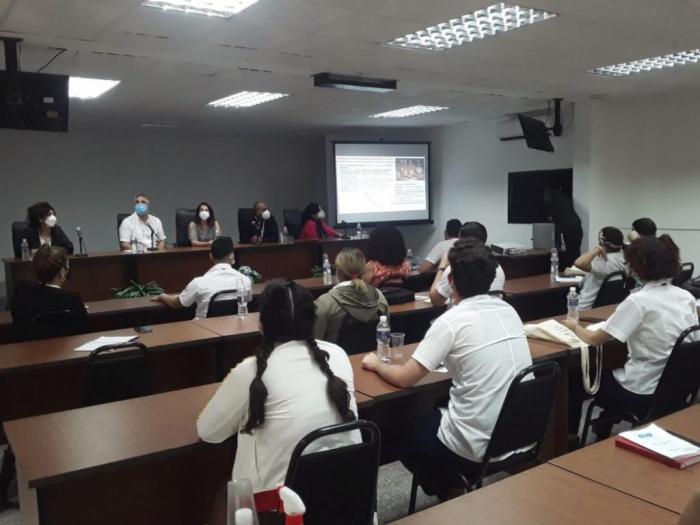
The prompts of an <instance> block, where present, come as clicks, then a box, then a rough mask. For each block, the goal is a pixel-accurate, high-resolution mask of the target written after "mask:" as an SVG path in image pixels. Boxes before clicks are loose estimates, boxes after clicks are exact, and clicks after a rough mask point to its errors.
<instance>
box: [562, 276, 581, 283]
mask: <svg viewBox="0 0 700 525" xmlns="http://www.w3.org/2000/svg"><path fill="white" fill-rule="evenodd" d="M581 281H583V277H582V276H580V275H572V276H570V277H562V276H561V275H557V282H558V283H571V284H579V283H581Z"/></svg>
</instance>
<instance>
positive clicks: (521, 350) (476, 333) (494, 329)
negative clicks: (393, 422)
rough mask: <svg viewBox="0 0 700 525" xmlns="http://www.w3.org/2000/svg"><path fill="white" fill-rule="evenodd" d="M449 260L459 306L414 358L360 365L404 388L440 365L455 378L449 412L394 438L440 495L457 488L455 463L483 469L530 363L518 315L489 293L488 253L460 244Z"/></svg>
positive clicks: (492, 267)
mask: <svg viewBox="0 0 700 525" xmlns="http://www.w3.org/2000/svg"><path fill="white" fill-rule="evenodd" d="M449 260H450V264H451V266H452V268H453V272H452V274H451V275H450V281H451V282H452V284H453V288H454V294H453V298H454V302H455V305H454V306H453V307H452V308H451V309H450V310H448V311H447V312H446V313H444V314H443V315H441V316H440V317H439V318H437V319H436V320H435V322H434V323H433V325H432V326H431V327H430V329H429V330H428V332H427V333H426V335H425V338H424V339H423V341H422V342H421V343H420V344H419V345H418V348H417V349H416V350H415V352H414V353H413V355H412V357H411V359H409V360H408V361H407V362H406V363H405V364H403V365H391V364H386V363H382V362H381V361H379V359H378V358H377V356H376V354H374V353H372V354H368V355H366V356H365V357H364V359H363V360H362V365H363V367H364V368H366V369H368V370H372V371H374V372H376V373H377V374H379V375H380V376H381V377H382V378H384V379H385V380H386V381H388V382H390V383H392V384H394V385H397V386H400V387H403V388H405V387H409V386H412V385H414V384H415V383H417V382H418V381H419V380H420V379H421V378H423V377H424V376H425V375H426V374H428V372H430V371H432V370H435V369H437V368H439V367H440V366H442V364H443V363H444V366H445V367H446V368H447V370H448V371H449V372H450V373H451V375H452V388H450V399H449V402H448V405H447V407H446V408H442V409H440V410H437V411H436V412H435V413H433V414H432V415H431V416H430V417H428V418H425V419H421V420H419V421H417V422H416V423H415V424H414V425H412V426H411V428H410V429H407V430H405V431H403V432H402V433H401V439H400V440H398V441H397V447H398V449H399V450H398V452H399V457H400V458H401V461H402V462H403V463H404V465H405V466H406V467H407V468H408V469H409V470H411V471H412V472H413V473H414V474H415V473H419V476H420V479H419V483H420V484H421V486H423V490H424V491H426V492H427V493H429V494H438V495H439V496H441V497H444V496H446V495H447V492H448V491H449V490H450V489H451V488H453V485H456V486H459V485H460V484H459V473H458V471H457V470H456V467H457V466H459V468H460V469H461V470H462V471H463V470H465V469H468V468H469V467H474V468H475V469H476V468H477V467H478V465H479V463H480V462H481V460H482V459H483V457H484V454H485V452H486V448H487V446H488V442H489V440H490V439H491V433H492V432H493V429H494V426H495V424H496V420H497V419H498V415H499V413H500V411H501V407H502V405H503V401H504V399H505V396H506V393H507V391H508V388H509V387H510V384H511V382H512V380H513V379H514V378H515V376H517V375H518V374H519V373H520V372H521V371H522V370H523V369H525V368H527V367H528V366H530V365H531V364H532V359H531V357H530V349H529V347H528V343H527V339H526V337H525V330H524V328H523V324H522V322H521V320H520V317H519V316H518V314H517V312H516V311H515V310H514V309H513V308H512V307H511V306H510V305H508V304H507V303H505V302H504V301H503V300H501V299H500V298H498V297H493V296H490V295H488V294H487V293H488V291H489V287H490V285H491V282H492V281H493V279H494V277H495V275H496V266H497V263H496V259H495V257H494V256H493V254H492V253H491V251H490V250H489V249H488V248H486V247H485V246H484V245H483V244H481V243H473V242H470V240H468V239H460V240H458V241H457V242H456V243H455V245H454V246H453V247H452V249H451V250H450V252H449ZM508 455H510V454H507V455H504V456H503V457H500V458H496V460H497V461H500V460H502V459H505V458H506V457H507V456H508ZM462 486H463V485H462Z"/></svg>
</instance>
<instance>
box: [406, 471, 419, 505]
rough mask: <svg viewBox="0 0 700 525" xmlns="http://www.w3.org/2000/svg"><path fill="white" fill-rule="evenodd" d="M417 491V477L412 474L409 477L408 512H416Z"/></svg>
mask: <svg viewBox="0 0 700 525" xmlns="http://www.w3.org/2000/svg"><path fill="white" fill-rule="evenodd" d="M417 493H418V478H417V477H416V475H415V474H414V475H413V476H412V477H411V499H410V501H409V502H408V513H409V514H413V513H414V512H416V495H417Z"/></svg>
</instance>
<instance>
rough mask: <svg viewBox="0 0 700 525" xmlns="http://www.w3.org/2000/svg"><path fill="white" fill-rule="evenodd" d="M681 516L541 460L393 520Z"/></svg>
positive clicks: (523, 524)
mask: <svg viewBox="0 0 700 525" xmlns="http://www.w3.org/2000/svg"><path fill="white" fill-rule="evenodd" d="M677 521H678V515H677V514H675V513H673V512H669V511H667V510H665V509H661V508H659V507H656V506H654V505H651V504H649V503H646V502H644V501H641V500H639V499H637V498H634V497H631V496H628V495H626V494H623V493H620V492H617V491H615V490H611V489H609V488H607V487H605V486H603V485H599V484H598V483H594V482H592V481H590V480H587V479H584V478H582V477H580V476H576V475H574V474H571V473H570V472H566V471H564V470H561V469H559V470H557V468H556V467H553V466H552V465H541V466H539V467H535V468H533V469H530V470H527V471H525V472H522V473H520V474H517V475H515V476H512V477H509V478H507V479H504V480H501V481H497V482H496V483H493V484H492V485H488V486H486V487H484V488H482V489H479V490H477V491H474V492H472V493H471V494H467V495H466V496H462V497H459V498H456V499H453V500H450V501H448V502H446V503H443V504H441V505H436V506H434V507H431V508H429V509H426V510H424V511H422V512H419V513H417V514H414V515H412V516H408V517H406V518H403V519H400V520H398V521H395V522H393V523H394V525H433V524H443V523H444V524H447V523H475V524H484V525H486V524H488V525H514V524H517V525H564V524H566V525H593V524H595V525H603V524H608V523H614V524H616V525H662V524H668V525H671V524H675V523H676V522H677Z"/></svg>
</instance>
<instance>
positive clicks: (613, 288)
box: [593, 272, 630, 308]
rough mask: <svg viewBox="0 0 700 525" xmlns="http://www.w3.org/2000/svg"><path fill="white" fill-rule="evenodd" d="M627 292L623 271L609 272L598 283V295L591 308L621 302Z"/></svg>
mask: <svg viewBox="0 0 700 525" xmlns="http://www.w3.org/2000/svg"><path fill="white" fill-rule="evenodd" d="M629 294H630V291H629V288H627V274H626V273H625V272H612V273H609V274H608V275H606V276H605V279H603V283H602V284H601V285H600V290H598V295H597V296H596V298H595V301H594V302H593V308H597V307H599V306H607V305H609V304H618V303H621V302H622V301H624V300H625V298H626V297H627V296H628V295H629Z"/></svg>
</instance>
